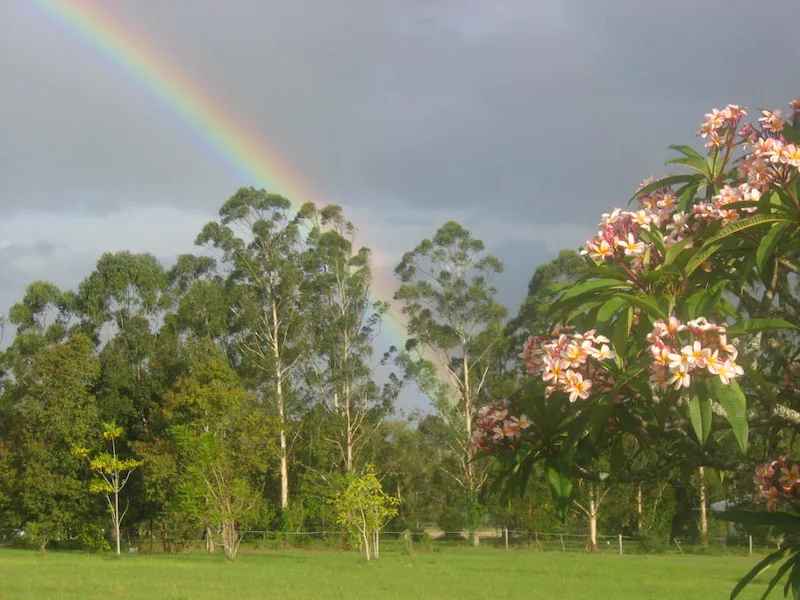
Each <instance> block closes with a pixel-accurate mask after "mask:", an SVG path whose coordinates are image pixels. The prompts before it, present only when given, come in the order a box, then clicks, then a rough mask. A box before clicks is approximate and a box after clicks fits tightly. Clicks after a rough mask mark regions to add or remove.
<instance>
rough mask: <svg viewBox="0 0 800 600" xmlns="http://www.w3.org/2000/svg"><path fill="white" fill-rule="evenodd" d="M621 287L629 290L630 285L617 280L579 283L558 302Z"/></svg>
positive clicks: (596, 280) (595, 280)
mask: <svg viewBox="0 0 800 600" xmlns="http://www.w3.org/2000/svg"><path fill="white" fill-rule="evenodd" d="M619 287H622V288H629V287H630V285H625V284H622V282H620V281H618V280H617V279H594V280H591V281H585V282H583V283H579V284H578V285H576V286H573V287H571V288H570V289H568V290H567V291H566V292H564V294H563V295H562V296H561V297H559V299H558V302H563V301H564V300H569V299H570V298H574V297H576V296H580V295H581V294H585V293H587V292H594V291H597V290H602V289H610V288H619Z"/></svg>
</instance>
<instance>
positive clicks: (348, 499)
mask: <svg viewBox="0 0 800 600" xmlns="http://www.w3.org/2000/svg"><path fill="white" fill-rule="evenodd" d="M345 482H346V483H345V487H344V489H342V490H341V491H340V492H339V493H338V494H337V495H336V498H335V499H334V509H335V511H336V522H337V523H339V524H340V525H344V526H345V527H347V529H348V531H349V532H350V533H351V534H352V535H355V536H357V537H358V538H359V540H360V543H361V546H362V548H363V549H364V555H365V556H366V557H367V560H370V559H371V558H372V557H373V556H374V557H375V558H380V531H381V529H382V528H383V526H384V525H386V523H388V522H389V519H391V518H392V517H394V516H395V515H396V514H397V509H396V508H395V506H397V505H398V504H399V503H400V502H399V500H398V499H397V498H395V497H393V496H389V495H388V494H386V493H385V492H384V491H383V488H382V487H381V482H380V481H378V478H377V477H376V476H375V472H374V470H373V469H372V468H368V469H367V472H366V473H365V474H364V475H361V476H358V475H354V474H352V473H348V474H347V476H346V479H345Z"/></svg>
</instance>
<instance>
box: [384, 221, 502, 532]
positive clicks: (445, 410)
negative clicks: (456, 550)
mask: <svg viewBox="0 0 800 600" xmlns="http://www.w3.org/2000/svg"><path fill="white" fill-rule="evenodd" d="M502 269H503V265H502V263H501V262H500V261H499V260H498V259H497V258H495V257H494V256H492V255H490V254H486V253H485V252H484V245H483V242H481V241H480V240H478V239H475V238H474V237H472V235H471V234H470V232H469V231H467V230H466V229H464V228H463V227H461V226H460V225H459V224H458V223H455V222H452V221H451V222H448V223H445V224H444V225H443V226H442V227H441V228H440V229H439V230H438V231H437V232H436V235H434V237H433V238H432V239H426V240H423V241H422V242H420V244H419V245H418V246H417V247H416V248H414V249H413V250H412V251H411V252H407V253H406V254H405V255H404V256H403V259H402V261H401V262H400V264H399V265H398V266H397V267H396V269H395V273H396V274H397V276H398V277H399V278H400V281H401V282H402V284H401V286H400V288H399V289H398V290H397V292H396V294H395V299H396V300H398V301H399V302H400V304H401V306H402V312H403V314H404V315H405V317H406V318H407V331H408V338H409V339H408V342H407V346H406V353H405V354H404V355H403V356H401V357H400V363H401V364H402V365H403V367H404V369H405V373H406V377H407V378H409V379H413V380H416V382H417V384H418V385H419V386H420V388H421V389H422V390H423V391H424V392H425V393H426V394H427V395H428V396H429V397H430V398H431V400H432V401H433V402H434V404H435V406H436V409H437V411H439V413H440V415H441V416H442V418H443V419H444V420H445V422H446V423H447V424H448V435H447V436H446V437H445V438H444V439H443V440H442V443H444V444H447V445H448V446H450V447H451V449H452V451H453V453H454V455H455V456H456V457H457V459H458V461H459V467H458V469H457V470H452V471H450V472H449V474H450V475H451V477H452V478H453V479H454V480H455V481H456V482H457V483H458V485H459V486H460V487H461V488H462V489H463V491H464V495H465V499H466V505H467V508H468V510H469V512H470V521H471V528H474V526H475V525H477V517H478V507H477V497H478V492H479V490H480V488H481V486H482V485H483V482H484V480H485V475H484V474H483V473H482V472H480V471H479V470H478V468H477V465H476V463H475V461H474V460H473V459H474V449H473V446H472V442H471V438H472V434H473V429H472V428H473V423H472V422H473V417H474V409H475V407H476V405H478V404H481V403H483V402H482V401H483V400H484V398H483V392H484V385H485V384H486V381H487V376H488V375H489V372H490V369H491V367H492V364H493V361H494V360H495V358H496V355H497V354H498V352H499V349H500V341H501V340H502V338H503V331H502V321H503V319H504V317H505V315H506V309H505V308H504V307H503V306H501V305H500V304H498V303H497V302H496V301H495V299H494V297H495V292H496V290H495V289H494V288H493V287H492V285H491V280H492V277H493V276H494V275H496V274H498V273H500V272H501V271H502ZM439 376H441V377H439ZM441 378H443V380H444V383H441V381H440V379H441ZM474 539H475V540H476V539H477V538H474Z"/></svg>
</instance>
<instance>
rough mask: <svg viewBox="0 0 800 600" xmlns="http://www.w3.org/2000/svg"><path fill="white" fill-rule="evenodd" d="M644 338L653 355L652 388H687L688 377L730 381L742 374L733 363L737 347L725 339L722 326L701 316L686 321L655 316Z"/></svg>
mask: <svg viewBox="0 0 800 600" xmlns="http://www.w3.org/2000/svg"><path fill="white" fill-rule="evenodd" d="M647 341H648V342H650V353H651V354H652V355H653V362H652V363H651V365H650V387H651V388H652V389H654V390H663V389H666V388H667V386H673V387H674V388H675V389H676V390H679V389H681V388H687V387H689V385H690V384H691V381H692V377H710V376H718V377H719V378H720V380H721V381H722V383H724V384H725V385H730V382H731V380H732V379H733V378H735V377H738V376H739V375H742V374H744V370H743V369H742V367H740V366H739V365H737V364H736V358H737V357H738V351H737V350H736V347H735V346H734V345H733V344H729V343H728V338H727V336H726V334H725V327H723V326H721V325H715V324H714V323H709V322H708V321H707V320H706V319H705V318H703V317H700V318H699V319H695V320H693V321H688V322H687V323H686V324H683V323H682V322H681V321H679V320H678V319H677V318H675V317H670V318H669V320H668V321H666V322H665V321H663V320H662V319H659V320H657V321H656V322H655V325H654V326H653V331H652V332H651V333H649V334H648V335H647Z"/></svg>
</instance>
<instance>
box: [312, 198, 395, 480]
mask: <svg viewBox="0 0 800 600" xmlns="http://www.w3.org/2000/svg"><path fill="white" fill-rule="evenodd" d="M300 216H301V218H303V219H304V220H305V221H306V222H307V223H308V224H309V232H308V236H307V243H306V250H305V252H304V253H303V268H304V274H305V276H304V282H303V294H304V295H305V296H306V297H307V298H308V303H309V305H308V307H307V308H308V315H309V322H310V324H311V327H310V336H311V339H312V340H313V341H312V343H311V344H310V348H311V350H310V357H309V358H310V360H308V361H307V362H306V363H305V379H306V382H307V384H308V385H309V388H310V394H311V395H313V396H315V397H317V398H320V399H321V400H322V403H323V404H324V406H325V408H326V409H327V419H326V420H325V423H326V427H325V428H324V430H323V431H322V433H323V435H324V436H325V437H326V439H328V440H329V442H330V443H332V444H333V445H334V446H335V447H336V448H337V449H338V452H339V454H340V456H341V459H340V462H341V464H342V466H343V469H344V470H345V471H347V472H353V471H355V470H356V469H357V467H358V466H360V465H361V464H362V462H361V460H360V458H361V454H362V448H364V447H365V446H366V445H367V444H368V443H369V441H370V438H371V437H373V436H375V435H376V433H379V432H380V428H379V427H378V425H379V424H380V422H381V420H382V419H383V418H384V417H385V416H386V415H387V414H388V413H389V412H390V411H391V410H392V406H393V404H394V400H395V399H396V397H397V394H398V392H399V389H400V382H399V381H398V380H397V378H396V377H395V376H394V374H393V373H390V374H389V375H388V377H387V382H386V383H385V384H384V385H383V386H380V385H378V384H377V383H376V379H377V377H376V371H377V370H378V369H379V368H380V367H382V366H384V365H385V362H386V358H387V357H388V355H387V356H385V357H384V358H383V359H382V360H379V361H378V360H375V359H374V358H373V352H374V350H373V349H374V345H375V342H376V338H377V336H378V334H379V332H380V326H381V320H382V318H383V316H384V315H385V314H386V311H387V310H388V304H387V303H385V302H374V301H373V300H372V297H371V294H370V292H371V288H372V269H371V266H370V260H371V256H370V251H369V249H368V248H366V247H361V248H358V249H356V247H355V246H354V238H355V234H356V229H355V227H354V226H353V224H352V223H350V222H349V221H347V220H346V219H345V217H344V215H343V214H342V211H341V209H340V208H339V207H338V206H326V207H324V208H322V209H320V210H317V209H316V208H315V207H314V206H313V205H312V204H306V205H305V206H303V208H302V209H301V211H300ZM326 432H327V433H326Z"/></svg>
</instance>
